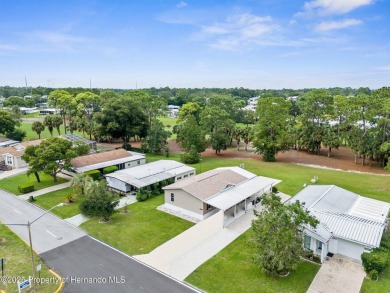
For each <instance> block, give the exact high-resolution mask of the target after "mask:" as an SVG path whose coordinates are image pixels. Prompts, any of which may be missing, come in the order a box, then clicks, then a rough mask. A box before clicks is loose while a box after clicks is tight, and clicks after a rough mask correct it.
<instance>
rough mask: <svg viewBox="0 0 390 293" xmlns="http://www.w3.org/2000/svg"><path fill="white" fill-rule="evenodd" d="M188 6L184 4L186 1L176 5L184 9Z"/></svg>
mask: <svg viewBox="0 0 390 293" xmlns="http://www.w3.org/2000/svg"><path fill="white" fill-rule="evenodd" d="M187 6H188V4H187V2H184V1H180V2H179V3H177V4H176V7H177V8H184V7H187Z"/></svg>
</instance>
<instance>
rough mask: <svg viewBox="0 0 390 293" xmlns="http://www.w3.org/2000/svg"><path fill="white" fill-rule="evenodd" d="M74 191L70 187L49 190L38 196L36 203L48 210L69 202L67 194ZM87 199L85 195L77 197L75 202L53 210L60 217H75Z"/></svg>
mask: <svg viewBox="0 0 390 293" xmlns="http://www.w3.org/2000/svg"><path fill="white" fill-rule="evenodd" d="M70 193H72V189H71V188H70V187H67V188H64V189H61V190H57V191H53V192H49V193H46V194H43V195H40V196H38V197H36V200H37V201H36V202H34V204H36V205H38V206H40V207H42V208H44V209H46V210H48V209H50V208H52V207H54V206H56V205H58V204H59V203H65V202H67V198H66V196H67V195H69V194H70ZM84 200H85V197H82V196H79V197H76V198H75V202H74V203H72V204H68V205H65V206H61V207H56V208H54V209H52V210H51V212H52V213H53V214H56V215H57V216H59V217H60V218H63V219H66V218H70V217H73V216H75V215H77V214H80V209H79V205H80V204H81V203H82V202H83V201H84Z"/></svg>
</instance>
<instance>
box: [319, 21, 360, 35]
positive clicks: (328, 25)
mask: <svg viewBox="0 0 390 293" xmlns="http://www.w3.org/2000/svg"><path fill="white" fill-rule="evenodd" d="M362 23H363V22H362V21H361V20H359V19H355V18H349V19H344V20H338V21H323V22H321V23H319V24H318V25H317V26H316V27H315V30H316V31H318V32H326V31H331V30H339V29H344V28H348V27H351V26H356V25H360V24H362Z"/></svg>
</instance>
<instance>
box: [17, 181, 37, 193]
mask: <svg viewBox="0 0 390 293" xmlns="http://www.w3.org/2000/svg"><path fill="white" fill-rule="evenodd" d="M18 189H19V192H21V193H29V192H31V191H34V184H33V183H25V184H20V185H19V186H18Z"/></svg>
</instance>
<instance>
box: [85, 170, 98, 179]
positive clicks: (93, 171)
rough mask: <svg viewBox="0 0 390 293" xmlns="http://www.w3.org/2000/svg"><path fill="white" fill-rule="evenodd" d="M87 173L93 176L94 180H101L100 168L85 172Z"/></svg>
mask: <svg viewBox="0 0 390 293" xmlns="http://www.w3.org/2000/svg"><path fill="white" fill-rule="evenodd" d="M85 174H87V175H89V176H91V177H92V179H93V180H99V179H100V177H101V174H100V172H99V170H92V171H88V172H85Z"/></svg>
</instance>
